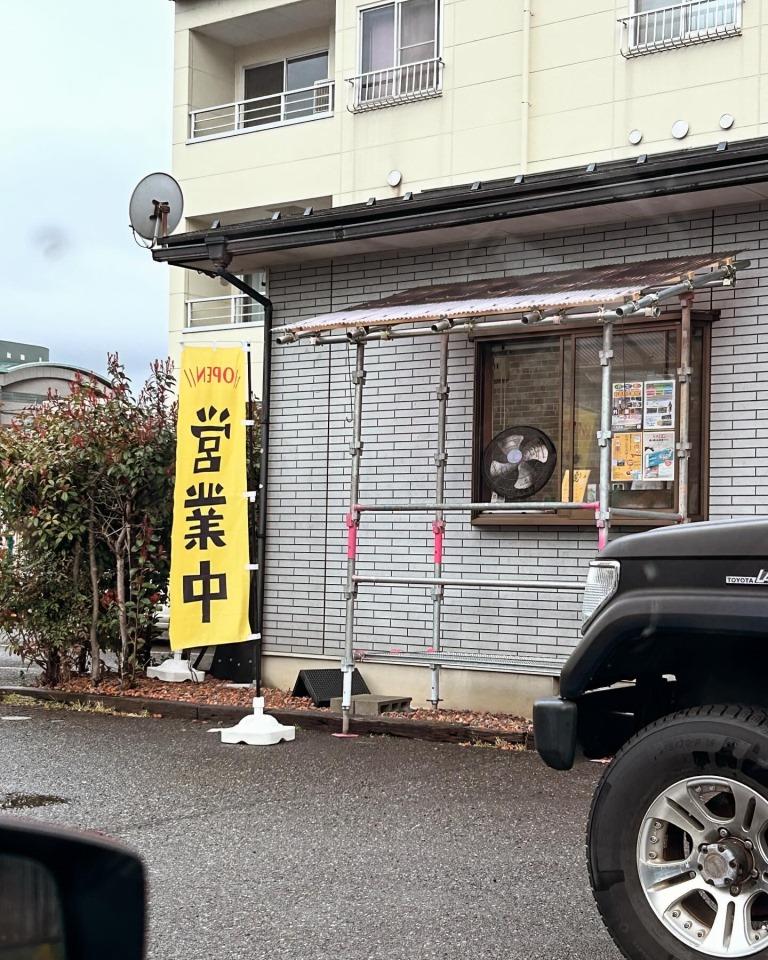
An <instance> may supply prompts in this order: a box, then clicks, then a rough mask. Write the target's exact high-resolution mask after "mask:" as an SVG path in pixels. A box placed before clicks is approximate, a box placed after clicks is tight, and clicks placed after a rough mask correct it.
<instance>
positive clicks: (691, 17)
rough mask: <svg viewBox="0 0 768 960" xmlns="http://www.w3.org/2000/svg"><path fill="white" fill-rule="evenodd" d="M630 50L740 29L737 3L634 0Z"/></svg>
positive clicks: (727, 0)
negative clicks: (634, 47) (730, 29)
mask: <svg viewBox="0 0 768 960" xmlns="http://www.w3.org/2000/svg"><path fill="white" fill-rule="evenodd" d="M632 12H633V13H634V14H635V15H636V16H635V20H634V29H633V37H632V42H633V44H634V46H655V45H658V46H660V47H662V46H665V45H671V44H673V43H674V42H675V41H679V42H684V41H685V40H686V39H692V40H693V39H695V38H696V37H697V36H700V35H701V34H706V33H707V32H708V31H712V33H713V34H716V33H717V31H719V30H724V29H727V28H735V27H738V26H740V16H741V0H634V8H633V11H632Z"/></svg>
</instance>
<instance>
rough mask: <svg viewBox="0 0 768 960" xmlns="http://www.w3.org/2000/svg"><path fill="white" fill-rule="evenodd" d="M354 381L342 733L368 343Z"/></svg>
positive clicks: (350, 670)
mask: <svg viewBox="0 0 768 960" xmlns="http://www.w3.org/2000/svg"><path fill="white" fill-rule="evenodd" d="M352 383H353V384H354V400H353V409H352V442H351V443H350V445H349V452H350V455H351V457H352V467H351V470H350V481H349V513H348V514H347V520H346V523H347V590H346V601H347V606H346V618H345V623H344V658H343V660H342V662H341V670H342V679H343V685H342V698H341V717H342V720H341V732H342V736H348V735H349V714H350V711H351V709H352V675H353V674H354V672H355V660H354V634H355V605H356V599H357V583H356V582H355V569H356V567H357V532H358V528H359V526H360V513H359V511H358V509H357V501H358V499H359V495H360V461H361V459H362V456H363V387H364V386H365V344H364V343H363V342H362V341H361V342H360V343H358V344H357V349H356V358H355V373H354V375H353V377H352Z"/></svg>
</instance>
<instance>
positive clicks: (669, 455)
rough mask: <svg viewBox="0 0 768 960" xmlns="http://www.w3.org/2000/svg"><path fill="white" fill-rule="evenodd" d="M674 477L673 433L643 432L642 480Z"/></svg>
mask: <svg viewBox="0 0 768 960" xmlns="http://www.w3.org/2000/svg"><path fill="white" fill-rule="evenodd" d="M674 479H675V434H674V433H673V432H672V431H671V430H653V431H650V432H646V433H644V434H643V480H674Z"/></svg>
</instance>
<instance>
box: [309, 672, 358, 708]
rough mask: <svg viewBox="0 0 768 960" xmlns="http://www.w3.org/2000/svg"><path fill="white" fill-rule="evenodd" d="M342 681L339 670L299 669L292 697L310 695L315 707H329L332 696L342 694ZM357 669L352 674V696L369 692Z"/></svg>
mask: <svg viewBox="0 0 768 960" xmlns="http://www.w3.org/2000/svg"><path fill="white" fill-rule="evenodd" d="M343 682H344V678H343V674H342V672H341V670H339V669H338V668H337V669H335V670H334V669H331V670H300V671H299V675H298V677H297V678H296V683H295V684H294V685H293V695H294V697H310V698H311V699H312V702H313V703H314V705H315V706H316V707H330V705H331V700H333V698H334V697H340V696H341V694H342V685H343ZM370 692H371V691H370V690H369V689H368V684H367V683H366V682H365V680H364V679H363V678H362V676H361V675H360V671H359V670H355V672H354V673H353V674H352V696H353V697H354V696H355V695H356V694H358V693H370Z"/></svg>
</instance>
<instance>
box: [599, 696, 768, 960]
mask: <svg viewBox="0 0 768 960" xmlns="http://www.w3.org/2000/svg"><path fill="white" fill-rule="evenodd" d="M715 713H716V715H717V719H720V720H722V719H729V720H735V721H737V722H739V723H744V724H746V725H748V726H751V727H755V728H759V727H763V726H765V724H766V722H768V710H766V708H764V707H753V706H747V705H745V704H730V703H726V704H720V703H717V704H708V705H706V706H699V707H688V708H687V709H685V710H676V711H675V712H674V713H669V714H666V715H665V716H663V717H659V719H658V720H654V721H653V722H652V723H649V724H647V726H645V727H642V728H641V729H640V730H638V731H637V733H635V734H634V735H633V736H632V737H631V738H630V739H629V740H627V742H626V743H625V744H624V745H623V746H622V748H621V750H619V752H618V753H617V754H616V756H615V757H614V758H613V759H612V760H611V763H610V764H609V765H608V766H607V767H606V768H605V771H604V773H603V775H602V777H601V778H600V782H599V783H598V785H597V788H596V789H595V792H594V794H593V795H592V803H591V805H590V808H589V819H588V820H587V835H586V859H587V870H588V871H589V885H590V889H591V891H592V897H593V899H594V901H595V904H596V906H597V909H598V912H599V913H600V916H601V918H602V920H603V925H604V926H605V929H606V930H607V931H608V934H609V936H610V938H611V940H613V942H614V944H615V945H616V948H617V949H618V951H619V953H621V955H622V956H623V957H626V960H633V958H632V957H630V956H629V954H627V953H626V952H625V951H624V949H623V947H622V945H621V944H620V943H619V941H618V940H617V939H616V937H615V936H614V934H613V930H612V929H611V925H610V924H609V922H608V918H607V917H606V916H605V914H604V913H603V910H602V907H601V905H600V901H599V900H598V899H597V897H596V895H595V880H596V878H595V876H594V874H593V871H592V858H591V857H590V855H589V851H590V847H591V842H592V824H593V820H594V813H595V808H596V807H597V805H598V802H599V800H600V797H601V795H602V791H603V789H604V787H605V784H606V782H607V780H608V775H609V773H610V772H611V770H612V769H613V767H614V766H615V764H616V763H617V762H618V761H619V760H620V759H621V758H622V757H623V756H624V754H625V753H627V752H628V751H629V750H631V749H632V747H633V746H634V745H635V744H636V743H638V742H639V741H641V740H644V739H645V738H646V737H648V736H651V735H652V734H653V733H654V732H656V731H657V730H659V729H660V728H661V727H664V726H667V725H668V724H669V723H671V722H676V721H681V720H690V719H694V718H696V717H711V716H712V715H713V714H715Z"/></svg>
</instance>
